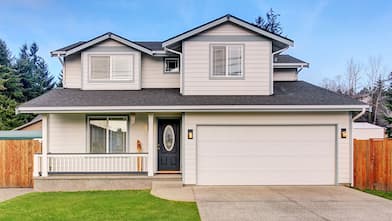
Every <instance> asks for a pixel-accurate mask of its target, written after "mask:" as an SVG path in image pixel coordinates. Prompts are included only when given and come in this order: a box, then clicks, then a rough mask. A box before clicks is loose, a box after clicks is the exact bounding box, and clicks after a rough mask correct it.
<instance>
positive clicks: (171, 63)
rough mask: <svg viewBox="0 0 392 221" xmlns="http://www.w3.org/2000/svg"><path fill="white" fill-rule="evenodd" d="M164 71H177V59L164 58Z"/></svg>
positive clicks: (178, 69)
mask: <svg viewBox="0 0 392 221" xmlns="http://www.w3.org/2000/svg"><path fill="white" fill-rule="evenodd" d="M164 65H165V67H164V68H165V72H166V73H168V72H179V71H180V68H179V59H178V58H165V59H164Z"/></svg>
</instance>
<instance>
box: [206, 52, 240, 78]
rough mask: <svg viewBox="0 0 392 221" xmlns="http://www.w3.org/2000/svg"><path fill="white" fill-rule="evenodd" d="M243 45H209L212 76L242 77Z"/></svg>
mask: <svg viewBox="0 0 392 221" xmlns="http://www.w3.org/2000/svg"><path fill="white" fill-rule="evenodd" d="M243 54H244V48H243V45H213V46H212V47H211V61H210V62H211V76H212V77H223V78H224V77H242V76H243V75H244V73H243V72H244V56H243Z"/></svg>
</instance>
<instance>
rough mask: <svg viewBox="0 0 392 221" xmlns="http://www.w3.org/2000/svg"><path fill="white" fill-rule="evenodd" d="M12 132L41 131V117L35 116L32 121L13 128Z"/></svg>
mask: <svg viewBox="0 0 392 221" xmlns="http://www.w3.org/2000/svg"><path fill="white" fill-rule="evenodd" d="M13 130H26V131H30V130H33V131H41V130H42V116H41V115H37V116H36V117H35V118H34V119H32V120H31V121H29V122H27V123H25V124H23V125H21V126H19V127H17V128H14V129H13Z"/></svg>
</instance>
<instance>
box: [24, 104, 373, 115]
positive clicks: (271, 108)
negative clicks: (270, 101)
mask: <svg viewBox="0 0 392 221" xmlns="http://www.w3.org/2000/svg"><path fill="white" fill-rule="evenodd" d="M368 108H369V106H368V105H181V106H180V105H172V106H167V105H166V106H74V107H18V108H17V113H102V112H127V111H133V112H148V111H154V112H167V111H175V112H187V111H192V112H243V111H246V112H308V111H328V112H336V111H360V110H363V109H368Z"/></svg>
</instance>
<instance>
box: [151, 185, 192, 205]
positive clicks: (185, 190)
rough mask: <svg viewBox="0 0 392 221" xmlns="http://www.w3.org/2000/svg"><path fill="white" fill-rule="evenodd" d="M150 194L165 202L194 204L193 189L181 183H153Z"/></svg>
mask: <svg viewBox="0 0 392 221" xmlns="http://www.w3.org/2000/svg"><path fill="white" fill-rule="evenodd" d="M151 194H152V195H154V196H156V197H159V198H162V199H167V200H174V201H183V202H195V198H194V194H193V188H192V187H189V186H188V187H186V186H183V185H182V182H181V181H179V182H178V181H153V182H152V188H151Z"/></svg>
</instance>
